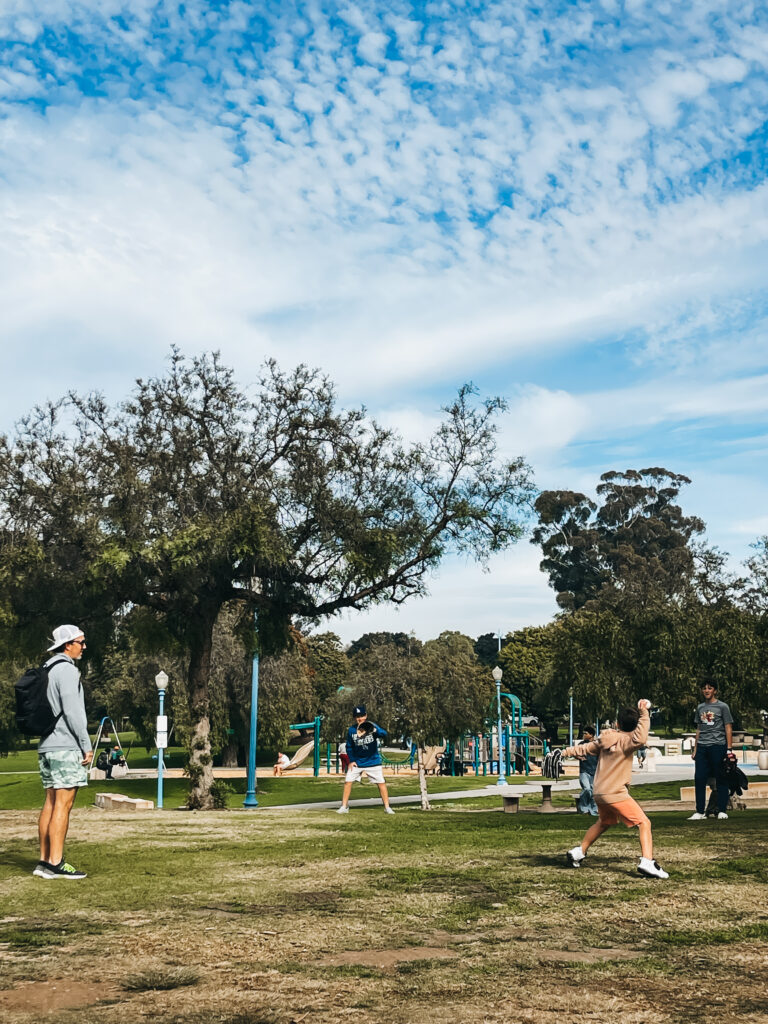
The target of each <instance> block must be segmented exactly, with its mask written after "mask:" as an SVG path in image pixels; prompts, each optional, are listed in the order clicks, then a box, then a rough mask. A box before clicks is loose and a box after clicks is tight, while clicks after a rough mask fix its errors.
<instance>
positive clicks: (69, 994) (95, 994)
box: [0, 978, 117, 1014]
mask: <svg viewBox="0 0 768 1024" xmlns="http://www.w3.org/2000/svg"><path fill="white" fill-rule="evenodd" d="M116 995H117V989H115V988H112V987H110V986H106V985H102V984H97V983H96V982H87V981H86V982H83V981H75V980H73V979H71V978H59V979H57V980H56V981H34V982H30V983H29V984H27V985H19V986H18V987H17V988H12V989H9V990H7V991H5V992H0V1007H2V1008H4V1009H6V1010H21V1011H22V1012H25V1013H34V1014H38V1013H53V1012H55V1011H57V1010H71V1009H76V1008H80V1007H84V1006H93V1005H94V1004H95V1003H100V1002H101V1001H102V1000H104V999H110V1000H111V999H114V998H116Z"/></svg>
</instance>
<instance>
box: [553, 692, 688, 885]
mask: <svg viewBox="0 0 768 1024" xmlns="http://www.w3.org/2000/svg"><path fill="white" fill-rule="evenodd" d="M650 706H651V702H650V701H648V700H639V701H638V702H637V709H635V708H624V709H623V710H622V711H621V712H620V713H619V718H618V729H604V730H603V731H602V732H601V733H600V735H599V737H598V738H597V739H596V740H592V742H591V743H579V744H577V745H576V746H574V747H566V748H565V750H564V751H563V756H564V757H585V756H586V755H587V754H597V755H598V762H597V772H596V774H595V785H594V794H595V800H596V801H597V813H598V818H597V821H596V822H595V824H594V825H593V826H592V827H591V828H590V829H588V830H587V833H586V835H585V836H584V838H583V839H582V841H581V846H574V848H573V849H572V850H569V851H568V853H567V854H566V858H567V860H568V863H569V864H570V865H571V867H574V868H578V867H580V866H581V862H582V861H583V860H584V858H585V857H586V855H587V850H588V849H589V848H590V846H591V845H592V843H594V841H595V840H596V839H598V838H599V837H600V836H601V835H602V834H603V832H605V830H606V829H609V828H610V827H611V825H617V824H618V823H619V822H620V821H623V822H624V824H625V825H626V826H627V828H633V827H635V826H637V829H638V832H639V833H640V854H641V856H640V863H639V864H638V865H637V871H638V874H640V875H645V876H646V877H648V878H669V875H668V874H667V872H666V871H664V870H663V869H662V868H661V867H660V866H659V863H658V861H655V860H654V859H653V836H652V834H651V822H650V820H649V818H648V816H647V814H646V813H645V811H643V809H642V807H640V805H639V804H638V803H637V802H636V801H635V800H633V799H632V797H631V796H630V795H629V789H628V787H629V784H630V782H631V781H632V756H633V754H634V752H635V751H636V750H638V749H639V748H640V747H643V746H645V741H646V740H647V739H648V728H649V726H650V721H651V720H650V714H649V709H650Z"/></svg>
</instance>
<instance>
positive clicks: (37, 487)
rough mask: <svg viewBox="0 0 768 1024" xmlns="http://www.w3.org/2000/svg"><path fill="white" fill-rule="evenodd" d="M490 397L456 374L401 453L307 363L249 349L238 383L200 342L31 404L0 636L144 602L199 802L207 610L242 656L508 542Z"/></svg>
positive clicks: (3, 578) (400, 598) (510, 523)
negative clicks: (259, 365)
mask: <svg viewBox="0 0 768 1024" xmlns="http://www.w3.org/2000/svg"><path fill="white" fill-rule="evenodd" d="M503 409H504V403H503V402H502V401H501V400H499V399H489V400H486V401H482V402H478V401H477V400H476V399H475V393H474V390H473V388H472V387H471V386H464V387H462V388H461V390H460V391H459V393H458V395H457V397H456V399H455V401H454V402H453V403H452V404H451V405H450V406H448V407H447V408H446V409H445V410H444V412H445V417H444V420H443V422H442V423H441V425H440V426H439V427H438V429H437V430H436V432H435V433H434V435H433V436H432V438H431V439H430V440H429V441H428V442H426V443H423V444H416V445H413V446H410V447H407V446H405V445H404V444H403V443H402V442H401V441H400V439H399V438H398V437H397V436H396V435H395V434H393V433H392V432H391V431H388V430H384V429H383V428H381V427H380V426H379V425H377V424H376V423H375V422H374V421H373V420H371V419H370V418H369V417H368V416H367V415H366V413H365V411H364V410H362V409H353V410H343V409H339V408H337V403H336V396H335V393H334V388H333V385H332V384H331V382H330V381H329V380H328V378H327V377H325V376H323V375H322V374H321V373H319V372H318V371H315V370H310V369H308V368H306V367H304V366H300V367H298V368H297V369H295V370H293V371H291V372H283V371H282V370H280V368H279V367H278V366H277V365H276V364H275V363H274V362H268V363H266V364H265V366H264V369H263V371H262V373H261V375H260V377H259V379H258V381H257V383H256V384H255V386H253V387H252V388H249V389H245V388H242V387H240V386H239V385H238V384H237V383H236V381H235V378H234V375H233V373H232V371H231V370H230V369H228V368H227V367H225V366H224V365H223V364H222V362H221V360H220V358H219V356H218V355H217V354H211V355H203V356H200V357H198V358H193V359H189V360H188V359H186V358H185V357H184V356H182V355H181V354H180V353H179V352H178V351H175V350H174V351H173V352H172V355H171V357H170V361H169V366H168V370H167V372H165V373H164V374H162V375H159V376H157V377H153V378H150V379H147V380H138V381H137V382H136V385H135V388H134V389H133V391H132V393H131V394H130V395H129V397H128V398H127V399H126V400H125V401H123V402H122V403H119V404H118V405H117V406H116V407H114V408H112V407H110V405H109V404H108V403H107V401H106V399H105V398H104V397H103V396H102V395H99V394H91V395H86V396H80V395H77V394H70V395H69V396H68V397H67V398H66V399H65V400H62V401H61V402H58V403H54V404H49V405H47V406H45V407H43V408H37V409H35V410H34V411H33V412H32V413H31V414H30V415H29V416H28V417H27V418H26V419H25V420H23V421H22V422H21V423H20V424H19V426H18V429H17V431H16V433H15V435H14V436H13V437H10V438H3V439H2V440H1V441H0V608H2V609H3V610H4V612H5V614H4V615H3V616H1V617H0V630H2V629H3V628H5V629H6V630H13V631H14V632H15V634H16V636H17V637H18V638H19V642H21V641H22V640H23V641H24V642H25V643H26V644H27V645H28V646H31V645H32V644H33V642H34V645H36V646H39V644H40V641H41V638H42V637H43V636H44V635H46V633H47V632H48V631H49V630H50V624H51V621H52V620H53V619H59V620H61V621H68V620H69V621H71V620H72V619H76V620H77V621H79V622H80V623H81V624H82V625H83V627H84V628H87V629H88V631H89V637H90V636H93V637H94V639H97V640H99V641H101V640H103V641H104V642H106V640H107V638H108V636H109V632H110V629H111V625H112V622H113V616H114V615H115V614H116V613H120V612H121V611H122V612H124V611H125V609H126V608H143V609H146V610H147V612H148V613H149V614H150V615H151V616H154V617H155V618H156V619H157V621H158V622H159V623H161V624H162V627H163V629H164V630H165V631H167V633H168V634H169V635H171V636H172V637H173V639H174V642H175V643H177V644H178V645H179V647H180V649H182V650H183V651H184V652H185V655H186V680H185V683H186V687H187V697H188V702H189V709H190V719H191V726H190V730H191V735H190V759H189V770H190V776H191V783H192V784H191V790H190V797H189V799H190V804H191V806H195V807H201V808H205V807H209V806H211V798H210V787H211V783H212V778H213V776H212V767H211V735H210V733H211V719H210V711H211V709H210V678H211V654H212V647H213V631H214V626H215V623H216V621H217V618H218V616H219V614H220V612H221V609H222V608H223V607H224V606H225V605H228V604H231V603H235V604H236V605H238V606H239V608H240V615H239V617H238V630H239V634H240V636H241V637H242V641H243V644H244V647H245V649H246V650H247V651H248V652H249V653H250V652H251V651H252V650H253V649H254V648H255V646H256V645H258V647H259V649H260V650H261V651H262V653H271V652H276V651H279V650H281V649H282V648H283V647H284V646H285V644H286V643H287V640H288V635H289V633H288V630H289V626H290V623H291V621H292V619H299V620H301V619H303V620H308V621H311V622H318V621H320V620H322V619H323V618H325V617H328V616H332V615H334V614H335V613H337V612H340V611H341V610H343V609H350V608H354V609H364V608H367V607H370V606H371V605H373V604H375V603H377V602H394V603H398V604H400V603H402V602H404V601H406V600H407V599H408V598H409V597H412V596H414V595H419V594H423V593H425V592H426V590H427V583H428V579H429V576H430V573H431V572H432V571H433V570H434V569H435V567H436V566H437V565H438V564H439V562H440V560H441V559H442V557H443V556H444V554H445V553H446V552H447V551H449V550H453V551H458V552H460V553H464V554H467V555H469V556H471V557H475V558H478V559H481V560H482V559H484V558H486V557H487V555H488V554H489V553H490V552H493V551H498V550H501V549H503V548H504V547H506V546H507V545H508V544H510V543H512V542H513V541H515V540H516V539H518V537H519V536H520V535H521V532H522V526H521V523H522V520H523V519H524V516H525V510H526V508H527V506H528V503H529V501H530V498H531V484H530V479H529V472H528V469H527V467H526V466H525V464H524V463H523V461H522V460H520V459H516V460H513V461H511V462H506V463H502V462H500V461H499V460H498V459H497V457H496V443H495V420H496V417H497V415H498V414H499V413H500V412H502V411H503ZM254 615H256V616H257V617H258V632H257V634H256V633H255V632H254V630H253V626H252V622H253V616H254ZM92 646H95V647H96V648H97V649H98V643H97V644H94V645H92Z"/></svg>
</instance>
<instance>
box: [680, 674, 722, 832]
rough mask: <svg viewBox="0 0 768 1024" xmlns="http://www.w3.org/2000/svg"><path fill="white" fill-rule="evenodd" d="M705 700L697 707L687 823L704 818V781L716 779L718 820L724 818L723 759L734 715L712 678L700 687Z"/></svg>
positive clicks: (705, 791)
mask: <svg viewBox="0 0 768 1024" xmlns="http://www.w3.org/2000/svg"><path fill="white" fill-rule="evenodd" d="M701 695H702V697H703V698H704V699H703V701H702V702H701V704H699V706H698V707H697V708H696V739H695V740H694V742H693V750H692V751H691V757H692V758H693V760H694V761H695V763H696V771H695V773H694V783H695V786H696V811H695V812H694V814H692V815H691V817H690V818H689V821H700V820H701V819H702V818H704V817H706V815H705V813H704V806H705V804H706V800H707V780H708V779H709V778H711V777H714V778H715V779H716V780H717V810H718V814H717V816H718V818H727V817H728V814H727V812H726V807H727V806H728V797H729V795H730V794H729V790H728V784H727V783H726V781H725V780H724V779H723V777H722V766H723V758H724V757H725V755H726V754H727V753H728V751H729V750H730V749H731V744H732V743H733V716H732V715H731V709H730V708H729V707H728V705H727V704H726V703H725V702H724V701H722V700H718V697H717V687H716V686H715V684H714V683H713V682H712V680H711V679H705V680H704V682H703V683H702V684H701Z"/></svg>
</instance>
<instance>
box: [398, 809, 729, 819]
mask: <svg viewBox="0 0 768 1024" xmlns="http://www.w3.org/2000/svg"><path fill="white" fill-rule="evenodd" d="M384 811H385V813H386V814H394V813H395V812H394V811H393V810H392V808H391V807H385V808H384ZM727 817H728V815H727V814H726V818H727Z"/></svg>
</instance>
